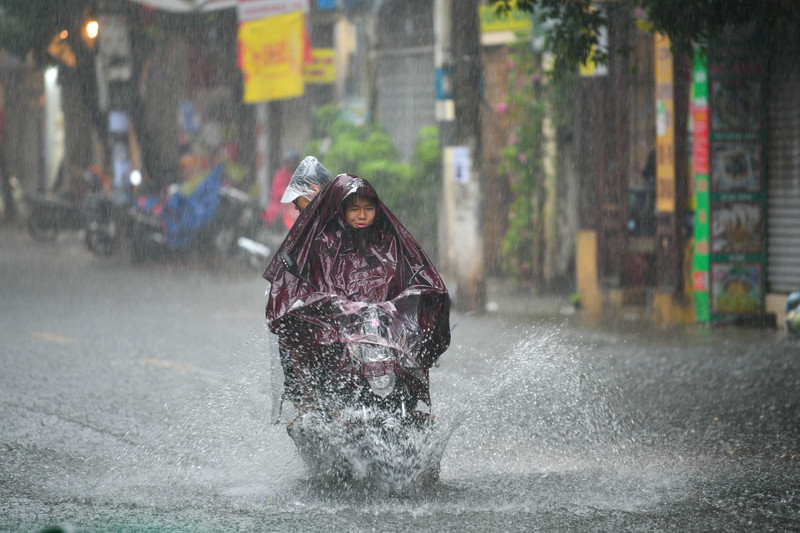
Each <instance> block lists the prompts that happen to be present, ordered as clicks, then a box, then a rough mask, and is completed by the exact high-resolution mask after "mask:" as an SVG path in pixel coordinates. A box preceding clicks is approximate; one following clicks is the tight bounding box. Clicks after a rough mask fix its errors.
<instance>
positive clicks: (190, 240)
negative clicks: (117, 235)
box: [127, 166, 250, 263]
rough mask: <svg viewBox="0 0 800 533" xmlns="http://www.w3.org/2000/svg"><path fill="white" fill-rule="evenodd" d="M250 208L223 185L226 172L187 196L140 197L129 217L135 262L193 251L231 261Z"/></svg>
mask: <svg viewBox="0 0 800 533" xmlns="http://www.w3.org/2000/svg"><path fill="white" fill-rule="evenodd" d="M249 205H250V198H249V196H248V195H247V194H246V193H244V192H242V191H239V190H238V189H236V188H234V187H231V186H229V185H227V184H226V183H225V179H224V172H223V167H222V166H217V167H215V168H213V169H212V170H211V171H210V172H209V174H208V175H207V176H206V177H205V178H204V179H203V181H202V182H200V184H199V185H197V187H196V188H195V189H194V190H193V191H192V192H191V193H190V194H188V195H185V194H183V193H182V192H181V190H180V187H178V186H171V187H169V188H168V189H167V191H166V194H165V195H164V196H163V197H147V196H144V197H140V198H138V199H137V200H136V202H135V203H134V205H132V206H130V207H129V208H128V213H127V215H128V217H127V221H128V224H127V225H128V237H129V239H130V243H131V257H132V259H133V261H134V262H135V263H139V262H143V261H145V260H147V259H151V258H159V257H164V256H166V255H169V254H170V253H180V252H187V251H193V250H194V251H198V252H201V253H208V252H211V253H213V254H216V256H218V257H221V258H227V257H230V256H231V255H232V254H233V253H234V252H235V251H236V239H237V237H238V235H239V233H240V232H241V230H240V227H241V225H242V223H243V222H242V220H243V218H244V215H243V213H244V211H245V210H246V209H247V207H248V206H249Z"/></svg>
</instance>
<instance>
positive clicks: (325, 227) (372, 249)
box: [264, 174, 450, 402]
mask: <svg viewBox="0 0 800 533" xmlns="http://www.w3.org/2000/svg"><path fill="white" fill-rule="evenodd" d="M356 193H358V194H360V195H363V196H366V197H369V198H372V199H374V200H375V202H376V204H377V207H376V214H375V220H374V222H373V224H372V225H370V226H369V227H367V228H363V229H355V228H353V227H351V226H350V225H349V224H347V222H345V220H344V216H343V214H342V208H343V201H344V200H345V198H347V197H348V196H350V195H352V194H356ZM281 252H286V253H288V254H289V256H291V257H292V258H293V259H294V260H295V261H296V262H297V264H298V267H299V269H300V272H301V274H302V275H303V276H304V277H305V278H306V279H307V280H308V281H310V282H311V283H313V285H315V286H316V288H317V289H318V290H315V289H314V288H313V287H311V286H310V285H309V284H308V283H305V282H304V281H302V280H300V279H298V278H296V277H294V276H293V275H292V274H289V273H288V272H287V271H286V270H285V268H284V266H283V264H282V263H281V261H280V260H279V258H278V256H279V254H280V253H281ZM264 278H265V279H266V280H267V281H269V282H271V283H272V286H271V287H270V291H269V298H268V300H267V306H266V318H267V323H268V325H269V327H270V330H271V331H272V332H273V333H277V334H279V335H280V336H281V337H282V338H283V339H284V340H285V341H286V342H288V343H289V344H291V345H292V346H294V347H295V348H297V349H301V350H303V352H304V353H307V354H308V358H309V363H311V364H314V363H315V362H314V361H313V359H314V358H315V357H319V354H320V353H321V352H322V351H323V348H328V347H331V346H335V345H343V344H344V343H347V342H353V341H358V340H363V337H361V338H359V333H358V331H357V330H356V329H355V328H354V323H355V320H354V318H355V317H356V316H357V315H358V313H359V312H360V311H361V310H362V309H363V308H364V307H365V306H366V305H367V304H378V306H379V307H380V309H381V310H382V311H383V312H384V313H385V314H386V315H387V316H388V317H389V318H390V320H391V328H390V330H391V331H392V332H393V333H394V334H393V337H394V338H393V339H388V342H387V343H386V344H388V345H391V346H393V347H395V348H398V349H399V350H400V351H401V352H402V353H403V361H404V362H403V366H404V367H405V370H406V371H407V372H408V373H409V374H410V375H411V376H412V377H413V378H415V379H416V380H417V381H418V383H419V384H420V385H422V387H421V393H422V395H421V399H423V400H424V401H426V402H429V397H428V394H427V389H428V387H427V384H428V370H429V369H430V367H431V366H432V365H433V363H434V362H435V361H436V359H437V358H438V357H439V356H440V355H441V354H442V353H443V352H444V351H445V350H446V349H447V347H448V346H449V344H450V327H449V316H450V297H449V295H448V293H447V289H446V288H445V286H444V282H443V281H442V278H441V277H440V276H439V273H438V272H437V271H436V268H435V267H434V266H433V264H432V263H431V261H430V259H428V256H427V255H426V254H425V252H424V251H423V250H422V248H421V247H420V245H419V244H418V243H417V241H416V240H415V239H414V237H412V236H411V234H410V233H409V232H408V231H407V230H406V229H405V227H403V225H402V224H401V223H400V222H399V221H398V220H397V219H396V218H395V216H394V215H393V214H392V213H391V212H390V211H389V210H388V209H387V208H386V206H385V205H384V204H383V202H381V201H380V199H379V198H378V195H377V193H376V192H375V189H374V188H373V187H372V185H370V184H369V183H368V182H367V181H366V180H364V179H362V178H359V177H357V176H353V175H350V174H340V175H339V176H337V177H336V178H335V179H334V180H333V181H332V182H331V183H330V184H329V185H328V186H326V187H325V188H324V189H323V190H322V191H321V192H320V193H319V194H318V195H317V196H316V197H315V198H314V200H313V201H312V202H311V203H310V204H309V205H308V207H306V209H305V210H303V212H302V213H301V215H300V217H299V218H298V219H297V221H296V223H295V225H294V226H293V227H292V229H291V230H290V231H289V233H288V235H287V236H286V239H285V240H284V241H283V244H282V245H281V246H280V248H279V249H278V251H277V253H276V254H275V257H274V258H273V260H272V261H271V262H270V264H269V266H268V267H267V270H266V271H265V272H264ZM372 340H373V341H374V339H372ZM316 364H319V362H318V361H317V362H316Z"/></svg>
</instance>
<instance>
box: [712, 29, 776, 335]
mask: <svg viewBox="0 0 800 533" xmlns="http://www.w3.org/2000/svg"><path fill="white" fill-rule="evenodd" d="M764 83H765V74H764V58H763V51H762V45H761V39H760V38H759V36H758V35H757V34H756V33H755V32H754V31H751V32H748V31H747V30H746V29H742V31H739V32H735V33H731V34H729V35H727V36H726V38H725V40H717V41H714V42H712V43H711V47H710V49H709V55H708V100H709V112H710V113H709V126H710V127H709V147H708V154H707V156H706V157H707V161H708V174H709V179H708V182H709V186H708V189H709V193H708V197H709V199H708V203H709V208H708V212H709V223H710V227H709V239H708V242H709V244H708V246H709V261H708V263H709V265H708V269H709V279H710V286H709V291H710V292H709V301H710V321H712V322H718V321H729V320H732V319H736V318H740V317H743V316H747V315H750V316H758V315H761V314H762V313H763V311H764V286H765V280H764V272H765V266H766V246H765V244H766V233H765V231H766V228H765V224H764V220H765V219H766V217H765V211H766V194H765V185H764V183H765V168H766V165H765V161H764V159H765V157H764V154H765V140H766V128H765V120H764V113H765V105H764Z"/></svg>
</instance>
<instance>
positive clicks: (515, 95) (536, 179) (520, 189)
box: [499, 44, 573, 285]
mask: <svg viewBox="0 0 800 533" xmlns="http://www.w3.org/2000/svg"><path fill="white" fill-rule="evenodd" d="M510 59H511V62H512V64H513V67H512V70H511V75H510V76H509V87H508V113H509V121H510V123H511V124H512V125H513V127H514V129H513V133H512V135H511V136H510V138H509V141H508V144H507V146H506V147H505V148H504V149H503V153H502V160H501V164H500V168H499V172H500V174H501V175H505V176H507V177H508V179H509V181H510V189H511V203H510V205H509V210H508V229H507V230H506V234H505V235H504V236H503V243H502V250H501V252H502V255H503V258H504V260H505V261H504V264H505V265H506V268H507V269H508V274H510V275H511V276H513V277H516V278H517V279H519V280H521V281H523V282H525V283H533V284H534V285H538V284H540V283H541V282H542V278H543V270H542V265H543V263H544V216H545V203H546V201H547V189H546V187H545V178H546V176H545V172H544V164H543V153H544V143H545V141H546V139H545V135H544V128H545V120H546V119H549V120H550V122H551V123H552V125H553V126H558V124H559V121H566V120H569V119H568V118H567V116H568V114H567V113H565V112H564V110H565V109H567V106H568V102H567V99H568V94H569V91H568V90H567V87H568V85H569V84H570V83H572V82H573V78H572V76H569V75H565V76H563V77H561V78H556V79H548V78H547V77H546V76H545V73H544V71H543V69H542V68H541V66H540V64H539V60H538V58H537V57H536V56H535V55H533V54H532V53H531V51H530V48H529V47H528V46H527V45H525V44H518V45H515V46H514V47H513V48H512V49H511V53H510Z"/></svg>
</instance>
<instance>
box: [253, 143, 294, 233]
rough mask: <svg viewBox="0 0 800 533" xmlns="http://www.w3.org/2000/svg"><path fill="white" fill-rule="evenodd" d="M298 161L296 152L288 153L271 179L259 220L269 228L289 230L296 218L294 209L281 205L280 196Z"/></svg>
mask: <svg viewBox="0 0 800 533" xmlns="http://www.w3.org/2000/svg"><path fill="white" fill-rule="evenodd" d="M299 161H300V156H298V155H297V152H289V153H288V154H286V157H285V158H284V159H283V164H282V165H281V167H280V168H279V169H278V170H277V171H275V175H274V176H273V177H272V188H271V191H270V195H269V204H267V207H266V209H264V211H263V212H262V213H261V218H262V219H263V220H264V222H266V223H267V224H269V225H270V226H276V225H279V224H282V225H283V227H284V228H285V229H289V228H291V227H292V224H294V221H295V219H296V218H297V213H296V212H295V210H294V209H292V208H290V207H289V206H285V205H283V204H282V203H281V195H282V194H283V191H284V190H285V189H286V187H287V186H288V185H289V180H291V179H292V173H293V172H294V169H295V167H296V166H297V163H298V162H299Z"/></svg>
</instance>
